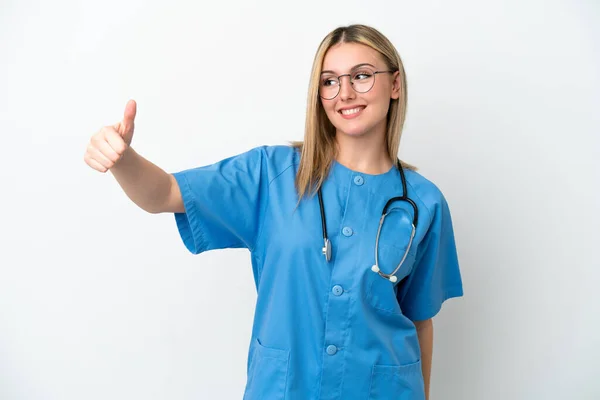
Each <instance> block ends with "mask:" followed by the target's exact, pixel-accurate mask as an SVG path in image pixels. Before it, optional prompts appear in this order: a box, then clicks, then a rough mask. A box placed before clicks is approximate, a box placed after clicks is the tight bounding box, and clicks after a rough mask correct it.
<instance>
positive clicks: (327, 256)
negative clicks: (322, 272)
mask: <svg viewBox="0 0 600 400" xmlns="http://www.w3.org/2000/svg"><path fill="white" fill-rule="evenodd" d="M324 242H325V246H323V255H324V256H325V260H327V261H328V262H329V261H331V242H330V241H329V239H325V241H324Z"/></svg>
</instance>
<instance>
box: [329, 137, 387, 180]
mask: <svg viewBox="0 0 600 400" xmlns="http://www.w3.org/2000/svg"><path fill="white" fill-rule="evenodd" d="M336 144H337V154H336V157H335V158H336V161H337V162H338V163H340V164H342V165H344V166H345V167H348V168H350V169H352V170H354V171H358V172H362V173H365V174H370V175H378V174H383V173H386V172H387V171H389V170H390V168H392V166H393V165H394V163H393V162H392V160H391V158H390V156H389V155H388V151H387V147H386V144H385V136H384V135H378V136H374V135H361V136H349V135H345V134H340V133H338V134H336Z"/></svg>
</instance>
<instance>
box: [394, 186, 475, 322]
mask: <svg viewBox="0 0 600 400" xmlns="http://www.w3.org/2000/svg"><path fill="white" fill-rule="evenodd" d="M432 212H433V215H432V219H431V224H430V226H429V228H428V230H427V233H426V234H425V236H424V237H423V240H422V241H421V242H420V243H419V247H418V249H417V255H416V261H415V265H414V267H413V270H412V272H411V273H410V274H409V276H408V277H407V278H406V280H405V282H404V283H403V284H402V286H401V287H400V288H399V290H398V301H399V304H400V308H401V310H402V312H403V314H404V315H405V316H407V317H408V318H409V319H411V320H412V321H422V320H426V319H429V318H432V317H434V316H435V315H436V314H437V313H438V312H439V311H440V309H441V307H442V303H443V302H444V301H445V300H447V299H449V298H451V297H460V296H462V295H463V287H462V280H461V275H460V269H459V264H458V255H457V251H456V244H455V240H454V231H453V228H452V218H451V216H450V210H449V208H448V204H447V202H446V199H445V198H444V196H443V195H441V193H440V201H439V202H437V203H436V204H435V207H434V208H433V209H432Z"/></svg>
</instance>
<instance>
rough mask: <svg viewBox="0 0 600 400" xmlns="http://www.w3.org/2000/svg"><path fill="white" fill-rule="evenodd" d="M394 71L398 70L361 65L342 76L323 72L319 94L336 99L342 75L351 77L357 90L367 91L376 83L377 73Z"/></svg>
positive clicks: (360, 91) (353, 87)
mask: <svg viewBox="0 0 600 400" xmlns="http://www.w3.org/2000/svg"><path fill="white" fill-rule="evenodd" d="M394 72H396V71H374V70H372V69H371V68H368V67H361V68H359V69H357V70H355V71H353V72H351V73H349V74H343V75H340V76H335V75H332V74H323V75H322V76H321V80H320V81H319V96H321V98H323V99H325V100H332V99H334V98H335V97H336V96H337V95H338V94H339V93H340V87H341V83H340V79H341V78H342V76H347V77H349V78H350V84H351V86H352V89H354V91H355V92H358V93H367V92H368V91H369V90H371V89H372V88H373V86H374V85H375V75H377V74H382V73H394Z"/></svg>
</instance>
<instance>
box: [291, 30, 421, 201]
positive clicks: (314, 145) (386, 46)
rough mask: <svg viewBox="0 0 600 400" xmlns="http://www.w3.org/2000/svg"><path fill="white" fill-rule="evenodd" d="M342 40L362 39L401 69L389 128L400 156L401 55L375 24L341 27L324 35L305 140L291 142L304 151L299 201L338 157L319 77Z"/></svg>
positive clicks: (391, 145)
mask: <svg viewBox="0 0 600 400" xmlns="http://www.w3.org/2000/svg"><path fill="white" fill-rule="evenodd" d="M339 43H359V44H364V45H366V46H369V47H371V48H372V49H374V50H376V51H377V52H379V53H380V54H381V56H382V57H383V59H384V61H385V63H386V64H387V67H388V69H390V70H394V71H399V74H400V82H401V87H400V97H399V98H398V99H391V100H390V108H389V111H388V115H387V132H386V144H387V150H388V154H389V156H390V158H391V159H392V160H396V159H397V158H398V148H399V147H400V137H401V135H402V127H403V126H404V119H405V117H406V102H407V92H406V75H405V73H404V66H403V64H402V60H401V58H400V55H399V54H398V51H397V50H396V48H395V47H394V45H393V44H392V43H391V42H390V41H389V40H388V39H387V38H386V37H385V36H384V35H383V34H382V33H380V32H379V31H378V30H376V29H375V28H372V27H369V26H366V25H349V26H345V27H338V28H336V29H334V30H333V31H331V32H330V33H329V34H328V35H327V36H326V37H325V38H324V39H323V41H322V42H321V44H320V45H319V48H318V49H317V53H316V55H315V59H314V61H313V66H312V72H311V75H310V82H309V87H308V101H307V110H306V125H305V132H304V142H292V143H291V144H292V146H293V147H294V148H296V149H299V150H300V152H301V156H300V165H299V167H298V173H297V174H296V181H295V185H296V190H297V191H298V201H300V200H301V199H302V198H303V197H304V196H305V195H307V194H309V193H311V194H314V193H315V191H316V190H317V189H318V188H319V187H321V185H322V183H323V181H324V180H325V179H326V178H327V174H328V173H329V169H330V167H331V164H332V163H333V160H334V159H335V155H336V154H335V151H336V147H335V127H334V126H333V125H332V124H331V122H330V121H329V118H328V117H327V114H325V110H324V109H323V105H322V104H321V100H320V98H319V81H320V77H321V69H322V67H323V60H324V58H325V54H326V53H327V51H328V50H329V49H330V48H331V47H332V46H334V45H336V44H339ZM401 164H402V166H403V167H405V168H407V169H411V170H416V168H415V167H414V166H412V165H410V164H407V163H405V162H403V161H401Z"/></svg>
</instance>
